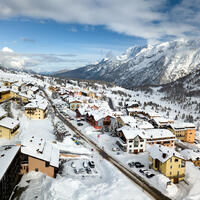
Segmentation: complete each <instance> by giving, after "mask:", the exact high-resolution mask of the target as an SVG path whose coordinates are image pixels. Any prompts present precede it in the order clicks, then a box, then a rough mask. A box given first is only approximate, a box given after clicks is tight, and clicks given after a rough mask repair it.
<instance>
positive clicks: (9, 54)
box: [0, 47, 29, 69]
mask: <svg viewBox="0 0 200 200" xmlns="http://www.w3.org/2000/svg"><path fill="white" fill-rule="evenodd" d="M28 61H29V59H28V58H27V57H24V56H21V55H19V54H16V53H15V52H14V51H13V50H12V49H10V48H8V47H3V48H2V50H1V51H0V65H2V66H4V67H9V68H10V67H11V68H17V69H22V68H24V66H25V64H26V62H28Z"/></svg>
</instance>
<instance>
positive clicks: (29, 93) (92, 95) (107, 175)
mask: <svg viewBox="0 0 200 200" xmlns="http://www.w3.org/2000/svg"><path fill="white" fill-rule="evenodd" d="M0 74H1V77H0V82H1V90H0V97H1V98H0V102H1V104H0V134H1V137H0V145H1V147H0V149H1V152H0V153H1V156H0V165H1V170H0V172H1V187H0V189H1V195H2V196H1V199H8V197H10V198H11V199H27V200H28V199H95V198H96V199H119V198H118V197H119V196H120V199H121V198H122V199H132V197H134V198H133V199H136V198H137V199H159V198H160V199H183V198H184V199H192V198H193V197H194V196H195V198H196V199H198V198H199V197H200V194H199V193H198V192H199V189H198V188H199V184H198V183H199V176H200V159H199V158H200V148H199V147H200V138H199V121H198V119H199V118H198V115H199V113H197V115H195V114H194V115H193V119H192V120H193V121H192V122H191V120H190V117H188V116H190V115H191V108H187V109H181V108H179V107H178V106H179V105H178V104H174V103H172V102H171V101H167V100H162V99H163V94H162V93H160V92H158V90H159V88H158V87H153V88H152V90H153V94H149V93H147V92H143V91H131V90H127V89H124V88H122V87H118V86H114V85H112V84H106V83H104V84H103V83H102V84H100V83H95V82H87V81H85V82H83V81H75V80H64V79H60V78H59V79H58V78H53V77H46V76H41V75H31V74H27V73H25V72H19V73H18V74H15V73H13V72H12V71H7V70H6V71H3V70H2V71H1V73H0ZM177 110H180V112H179V114H177ZM183 113H184V114H185V115H186V117H185V118H183V116H182V115H183ZM119 188H120V189H119Z"/></svg>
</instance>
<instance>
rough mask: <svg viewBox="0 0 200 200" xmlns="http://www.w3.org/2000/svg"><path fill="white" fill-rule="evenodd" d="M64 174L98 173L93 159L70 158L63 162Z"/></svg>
mask: <svg viewBox="0 0 200 200" xmlns="http://www.w3.org/2000/svg"><path fill="white" fill-rule="evenodd" d="M63 166H64V168H63V173H62V174H63V175H71V176H94V175H95V176H96V175H98V171H97V166H96V163H95V162H94V161H93V160H92V159H70V160H66V162H65V163H64V164H63Z"/></svg>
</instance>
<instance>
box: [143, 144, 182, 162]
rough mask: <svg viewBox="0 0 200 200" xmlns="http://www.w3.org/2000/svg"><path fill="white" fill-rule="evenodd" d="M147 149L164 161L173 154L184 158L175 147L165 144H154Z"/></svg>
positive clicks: (150, 153)
mask: <svg viewBox="0 0 200 200" xmlns="http://www.w3.org/2000/svg"><path fill="white" fill-rule="evenodd" d="M147 151H148V152H149V155H150V156H151V157H152V158H153V159H158V160H159V161H160V162H162V163H164V162H166V161H167V160H169V159H170V158H171V157H173V156H175V157H178V158H181V159H184V158H183V156H182V155H181V154H180V153H178V152H177V151H175V150H174V148H172V147H171V148H170V147H166V146H163V145H158V144H154V145H152V146H151V147H149V148H148V149H147Z"/></svg>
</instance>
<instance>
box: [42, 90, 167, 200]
mask: <svg viewBox="0 0 200 200" xmlns="http://www.w3.org/2000/svg"><path fill="white" fill-rule="evenodd" d="M40 89H41V90H42V91H43V92H44V94H45V96H46V98H47V99H48V101H49V102H50V104H51V106H52V108H53V109H54V112H55V113H56V116H57V117H59V118H60V120H62V121H63V123H65V124H66V125H67V126H68V127H69V128H70V129H72V130H73V131H74V132H75V133H76V134H78V135H79V136H80V137H81V138H82V139H83V140H85V141H86V142H87V143H88V144H90V145H91V147H92V148H94V149H95V150H96V151H97V152H98V153H99V155H101V156H102V157H103V158H104V159H106V160H107V161H109V162H110V163H112V164H113V165H114V166H115V167H116V168H117V169H119V170H120V171H121V172H122V173H123V174H124V175H125V176H127V177H128V178H129V179H130V180H132V181H133V182H134V183H136V184H137V185H138V186H139V187H141V188H142V189H143V190H144V192H146V193H147V194H148V195H150V196H151V197H152V198H154V199H158V200H160V199H162V200H165V199H166V200H169V199H170V198H169V197H167V196H165V195H164V194H162V193H161V192H160V191H159V190H158V189H156V188H155V187H152V186H151V185H150V184H149V183H148V182H146V181H145V180H144V179H143V178H142V177H141V176H139V175H138V174H136V173H135V172H133V171H130V170H129V169H128V168H127V167H126V166H125V165H124V164H122V163H120V162H119V161H118V160H116V159H115V158H113V157H112V156H111V155H109V154H108V153H107V152H105V150H104V149H102V148H100V147H99V146H98V145H97V144H96V143H95V142H94V141H92V140H91V139H90V138H89V137H87V136H86V135H84V134H83V133H82V132H81V131H80V130H78V129H77V128H76V127H75V126H74V125H73V124H72V123H71V122H70V121H69V120H68V119H67V118H66V117H65V116H63V115H62V114H61V113H60V112H59V111H58V110H57V109H56V107H55V106H54V105H53V103H52V101H51V99H50V98H49V96H48V95H47V93H46V92H45V91H44V90H43V89H42V88H40Z"/></svg>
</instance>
